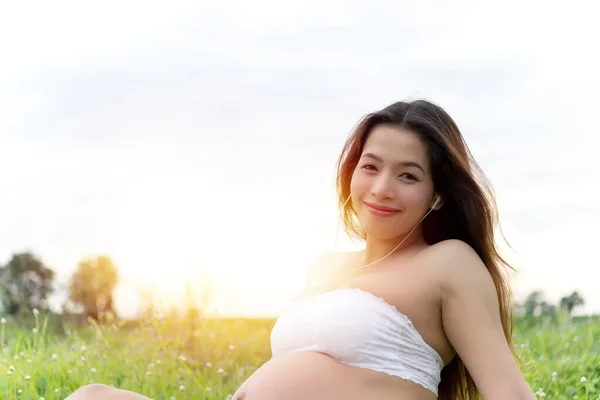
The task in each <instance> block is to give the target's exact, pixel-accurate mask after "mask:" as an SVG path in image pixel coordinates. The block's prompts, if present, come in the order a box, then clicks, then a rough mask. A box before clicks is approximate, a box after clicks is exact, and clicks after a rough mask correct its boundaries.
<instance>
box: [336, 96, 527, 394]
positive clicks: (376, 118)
mask: <svg viewBox="0 0 600 400" xmlns="http://www.w3.org/2000/svg"><path fill="white" fill-rule="evenodd" d="M380 124H386V125H391V126H396V127H399V128H402V129H404V130H408V131H411V132H414V133H416V134H418V135H419V136H420V137H421V138H422V139H424V140H425V142H426V143H427V144H428V146H429V160H430V163H431V166H432V177H433V184H434V188H435V191H436V193H438V194H440V195H441V196H442V197H443V199H444V205H443V207H442V208H441V209H440V210H438V211H435V212H433V213H431V214H429V216H428V217H427V218H426V219H425V220H424V221H423V235H424V239H425V241H426V242H427V243H429V244H434V243H438V242H440V241H442V240H447V239H459V240H462V241H464V242H465V243H467V244H469V245H470V246H471V247H472V248H473V249H474V250H475V251H476V252H477V254H478V255H479V257H480V258H481V260H482V261H483V263H484V264H485V265H486V267H487V269H488V271H489V272H490V274H491V276H492V278H493V281H494V284H495V286H496V291H497V294H498V300H499V303H500V317H501V322H502V327H503V329H504V334H505V336H506V340H507V341H508V344H509V346H510V348H511V351H512V353H513V356H514V357H515V359H517V360H518V356H517V354H516V351H515V349H514V347H513V345H512V330H513V314H512V293H511V290H510V285H509V281H508V276H507V275H506V272H507V271H506V268H505V267H508V268H510V269H512V267H511V266H510V265H509V264H508V263H507V262H506V261H505V260H504V259H503V258H502V256H501V255H500V254H499V251H498V248H497V246H496V241H495V238H494V228H495V227H496V226H497V225H498V212H497V206H496V200H495V196H494V193H493V190H492V188H491V185H490V184H489V182H488V180H487V178H486V177H485V175H484V174H483V172H482V171H481V169H480V168H479V166H478V165H477V162H476V161H475V160H474V158H473V155H472V154H471V152H470V150H469V148H468V146H467V144H466V143H465V141H464V139H463V137H462V134H461V133H460V130H459V129H458V126H457V125H456V123H455V122H454V120H453V119H452V118H451V117H450V115H448V113H447V112H446V111H445V110H444V109H443V108H441V107H440V106H438V105H436V104H434V103H432V102H429V101H426V100H415V101H400V102H396V103H393V104H391V105H389V106H387V107H385V108H384V109H382V110H380V111H376V112H372V113H370V114H367V115H366V116H365V117H364V118H363V119H362V120H361V121H360V122H359V124H358V125H357V126H356V128H355V129H354V131H353V132H352V134H351V135H350V136H349V138H348V139H347V141H346V143H345V145H344V147H343V150H342V153H341V155H340V157H339V160H338V163H337V171H338V173H337V179H336V184H337V193H338V201H339V206H340V211H341V214H342V220H343V222H344V227H345V229H346V232H347V233H348V234H349V235H351V236H354V237H357V238H359V239H362V240H364V239H366V235H365V233H364V232H363V230H362V229H361V227H360V224H359V223H358V220H357V218H356V214H355V213H354V210H353V208H352V204H351V203H352V202H351V201H349V202H346V199H348V197H349V196H350V181H351V179H352V174H353V172H354V169H355V168H356V165H357V164H358V160H359V159H360V156H361V153H362V151H363V147H364V145H365V142H366V140H367V137H368V136H369V134H370V132H371V131H372V130H373V128H374V127H375V126H377V125H380ZM441 378H442V379H441V382H440V385H439V394H438V399H441V400H475V399H478V398H479V397H478V391H477V388H476V386H475V382H474V381H473V378H472V377H471V375H470V374H469V372H468V371H467V369H466V367H465V365H464V364H463V362H462V360H461V359H460V357H459V356H458V355H457V356H456V357H454V359H453V360H452V361H451V362H450V363H449V364H448V365H446V366H445V367H444V369H443V370H442V375H441Z"/></svg>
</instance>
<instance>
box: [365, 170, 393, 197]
mask: <svg viewBox="0 0 600 400" xmlns="http://www.w3.org/2000/svg"><path fill="white" fill-rule="evenodd" d="M371 195H372V196H373V197H375V198H376V199H377V200H393V199H394V198H395V197H396V192H395V185H394V179H391V178H390V177H389V176H388V174H379V175H378V176H377V177H376V178H375V179H374V180H373V185H372V186H371Z"/></svg>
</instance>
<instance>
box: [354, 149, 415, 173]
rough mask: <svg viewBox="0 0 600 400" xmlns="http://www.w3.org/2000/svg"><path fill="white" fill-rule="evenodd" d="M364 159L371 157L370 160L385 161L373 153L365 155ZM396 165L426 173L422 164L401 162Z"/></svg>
mask: <svg viewBox="0 0 600 400" xmlns="http://www.w3.org/2000/svg"><path fill="white" fill-rule="evenodd" d="M363 157H369V158H372V159H374V160H377V161H379V162H383V159H382V158H381V157H379V156H377V155H375V154H373V153H365V154H363ZM396 165H401V166H403V167H416V168H419V169H420V170H421V171H423V172H425V170H424V169H423V167H421V164H419V163H417V162H414V161H400V162H398V163H396Z"/></svg>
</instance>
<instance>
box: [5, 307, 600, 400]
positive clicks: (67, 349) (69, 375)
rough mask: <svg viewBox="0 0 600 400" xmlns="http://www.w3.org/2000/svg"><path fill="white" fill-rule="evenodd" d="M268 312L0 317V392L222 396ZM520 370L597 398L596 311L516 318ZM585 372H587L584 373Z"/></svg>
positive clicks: (262, 352)
mask: <svg viewBox="0 0 600 400" xmlns="http://www.w3.org/2000/svg"><path fill="white" fill-rule="evenodd" d="M273 322H274V321H272V320H211V319H205V320H201V321H200V322H198V323H197V325H196V326H190V325H189V324H185V323H177V324H176V323H174V322H171V321H169V320H166V319H153V320H147V321H145V322H144V323H140V324H124V323H123V322H117V321H110V320H109V321H107V322H106V323H104V324H102V325H97V324H95V323H93V322H91V323H86V324H84V325H83V326H80V327H77V326H76V325H73V324H72V323H67V322H64V321H63V320H61V319H57V318H56V317H54V318H53V317H50V318H49V317H48V316H41V315H37V314H36V315H34V316H32V317H30V318H26V319H25V320H18V321H15V320H11V319H8V320H7V321H5V322H4V323H2V324H1V325H0V334H1V345H2V346H1V347H2V350H1V353H0V361H1V362H0V374H3V376H2V377H3V379H2V380H0V399H36V400H37V399H40V398H44V399H45V400H52V399H61V400H62V399H64V398H65V397H66V396H67V395H69V394H70V393H71V392H73V391H74V390H75V389H76V388H77V387H79V386H82V385H85V384H88V383H104V384H108V385H114V386H118V387H121V388H123V389H128V390H133V391H135V392H138V393H141V394H144V395H146V396H148V397H151V398H153V399H156V400H161V399H165V400H169V399H181V400H183V399H189V400H192V399H194V400H197V399H209V400H213V399H227V398H228V397H230V396H231V395H232V394H233V393H234V392H235V390H236V389H237V387H239V385H240V384H241V383H242V382H243V381H244V380H245V379H246V378H247V377H248V376H249V375H250V374H251V373H252V372H253V371H254V370H255V369H256V368H257V367H258V366H260V365H261V364H262V363H263V362H265V361H266V360H268V359H269V358H270V349H269V341H268V340H269V333H270V329H271V327H272V324H273ZM515 342H516V346H517V350H518V352H519V356H520V358H521V359H522V361H523V362H524V365H523V373H524V374H525V377H526V379H527V381H528V382H529V384H530V385H531V387H532V389H533V390H534V391H535V392H536V394H537V395H538V398H544V399H599V398H600V354H599V351H600V319H596V320H593V319H588V318H581V319H561V320H559V321H550V320H540V319H530V320H519V321H517V326H516V332H515ZM584 377H585V379H584Z"/></svg>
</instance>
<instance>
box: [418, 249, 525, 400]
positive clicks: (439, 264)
mask: <svg viewBox="0 0 600 400" xmlns="http://www.w3.org/2000/svg"><path fill="white" fill-rule="evenodd" d="M428 251H430V254H431V257H432V259H431V263H432V264H434V268H435V269H436V271H437V272H438V275H439V277H440V286H441V288H440V289H441V304H442V308H441V309H442V324H443V329H444V332H445V334H446V337H447V338H448V340H449V342H450V344H451V345H452V347H453V348H454V350H455V351H456V353H457V354H458V356H459V357H460V358H461V359H462V361H463V363H464V365H465V366H466V368H467V370H468V371H469V372H470V374H471V375H472V377H473V379H474V381H475V384H476V385H477V388H478V389H479V391H480V394H481V395H482V397H483V398H485V399H507V398H511V399H534V398H535V397H534V396H533V393H532V392H531V391H530V388H529V386H528V385H527V382H526V381H525V380H524V378H523V376H522V375H521V372H520V370H519V368H518V366H517V364H516V362H515V360H514V358H513V356H512V353H511V348H510V346H509V343H508V341H507V339H506V337H505V332H504V329H503V328H504V327H503V325H502V321H501V317H500V304H499V299H498V293H497V290H496V286H495V284H494V280H493V278H492V274H491V273H490V271H489V270H488V268H487V267H486V265H485V264H484V263H483V261H482V260H481V258H480V257H479V255H478V254H477V252H476V251H475V250H474V249H473V248H472V247H471V246H469V245H468V244H467V243H465V242H462V241H460V240H447V241H444V242H440V243H438V244H436V245H433V246H431V247H430V248H429V249H428Z"/></svg>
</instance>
